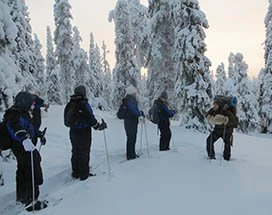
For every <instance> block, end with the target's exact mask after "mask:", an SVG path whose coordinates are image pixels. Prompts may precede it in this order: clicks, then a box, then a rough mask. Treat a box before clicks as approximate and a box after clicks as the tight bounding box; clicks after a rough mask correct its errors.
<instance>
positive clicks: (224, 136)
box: [220, 125, 227, 165]
mask: <svg viewBox="0 0 272 215" xmlns="http://www.w3.org/2000/svg"><path fill="white" fill-rule="evenodd" d="M226 127H227V125H224V131H223V143H222V149H221V150H222V154H224V145H225V138H226ZM221 163H222V156H221V159H220V165H221Z"/></svg>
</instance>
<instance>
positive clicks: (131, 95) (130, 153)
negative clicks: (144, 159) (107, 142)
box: [123, 85, 144, 160]
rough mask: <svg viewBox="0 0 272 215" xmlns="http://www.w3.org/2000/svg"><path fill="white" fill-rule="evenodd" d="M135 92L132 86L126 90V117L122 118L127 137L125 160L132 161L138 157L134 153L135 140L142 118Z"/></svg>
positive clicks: (124, 100) (124, 101) (142, 114)
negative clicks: (140, 118)
mask: <svg viewBox="0 0 272 215" xmlns="http://www.w3.org/2000/svg"><path fill="white" fill-rule="evenodd" d="M136 96H137V90H136V88H135V87H133V86H132V85H131V86H129V87H128V88H127V89H126V96H125V98H124V99H123V103H124V104H125V105H126V107H127V111H126V116H125V118H124V127H125V131H126V136H127V144H126V155H127V160H133V159H135V158H138V157H139V156H138V155H137V154H136V152H135V145H136V139H137V130H138V123H139V119H138V118H139V117H140V116H144V113H143V111H140V110H139V109H138V103H137V99H136Z"/></svg>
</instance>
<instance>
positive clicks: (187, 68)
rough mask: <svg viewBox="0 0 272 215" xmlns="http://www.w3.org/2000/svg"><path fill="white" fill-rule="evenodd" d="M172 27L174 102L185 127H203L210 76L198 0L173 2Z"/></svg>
mask: <svg viewBox="0 0 272 215" xmlns="http://www.w3.org/2000/svg"><path fill="white" fill-rule="evenodd" d="M173 7H174V8H173V16H174V20H175V23H176V28H175V44H174V45H175V49H174V50H175V51H174V54H173V57H174V59H175V68H176V69H177V78H176V86H175V106H176V108H177V110H178V111H179V112H180V113H181V117H182V118H181V124H182V125H185V127H187V128H196V129H198V130H206V129H207V128H208V125H207V123H206V121H205V114H206V112H207V109H208V108H209V107H210V103H211V100H210V99H211V98H212V97H213V92H212V80H211V74H210V71H209V67H210V65H211V62H210V60H209V59H208V58H207V57H206V56H205V51H206V44H205V43H204V39H205V32H204V28H208V21H207V19H206V17H205V14H204V13H203V12H202V11H201V10H200V7H199V4H198V1H195V0H183V1H175V4H173Z"/></svg>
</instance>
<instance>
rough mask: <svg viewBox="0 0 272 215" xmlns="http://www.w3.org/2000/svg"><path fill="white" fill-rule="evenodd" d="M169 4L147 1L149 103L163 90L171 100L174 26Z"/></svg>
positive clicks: (161, 1)
mask: <svg viewBox="0 0 272 215" xmlns="http://www.w3.org/2000/svg"><path fill="white" fill-rule="evenodd" d="M171 3H172V1H169V0H150V1H149V9H148V12H149V18H150V23H149V26H150V33H149V38H150V39H149V43H150V50H149V53H148V56H147V68H148V79H147V86H148V90H149V101H150V103H151V102H152V101H153V100H154V99H156V98H157V97H158V96H159V95H160V93H161V92H162V91H164V90H167V92H168V94H169V98H170V100H171V98H173V92H174V86H175V81H176V73H175V70H174V61H173V51H174V44H175V25H174V22H173V17H172V8H171ZM171 101H172V100H171ZM171 101H170V102H171Z"/></svg>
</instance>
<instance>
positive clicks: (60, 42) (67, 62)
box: [54, 0, 74, 103]
mask: <svg viewBox="0 0 272 215" xmlns="http://www.w3.org/2000/svg"><path fill="white" fill-rule="evenodd" d="M70 9H71V5H70V3H69V2H68V0H56V2H55V5H54V17H55V25H56V29H55V35H54V36H55V37H54V41H55V44H56V51H55V53H56V57H57V63H58V65H59V67H60V81H61V83H60V85H61V89H62V90H63V91H62V98H63V100H62V102H63V103H65V102H67V101H68V100H69V98H70V95H71V94H72V90H73V87H74V86H73V80H72V77H73V76H74V70H73V65H72V54H71V53H72V49H73V42H72V25H71V19H72V15H71V12H70Z"/></svg>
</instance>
